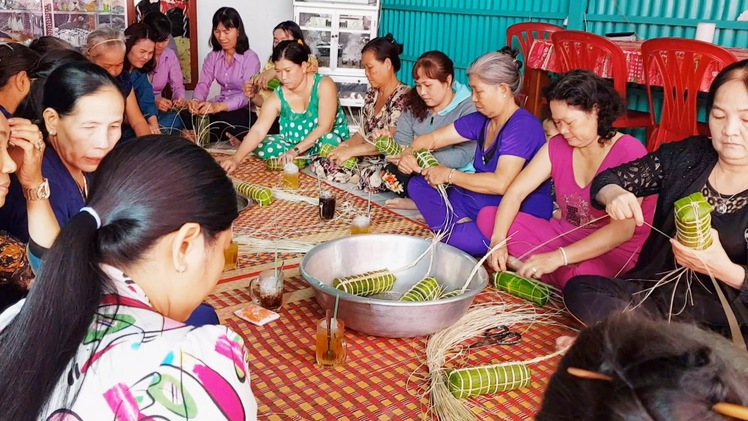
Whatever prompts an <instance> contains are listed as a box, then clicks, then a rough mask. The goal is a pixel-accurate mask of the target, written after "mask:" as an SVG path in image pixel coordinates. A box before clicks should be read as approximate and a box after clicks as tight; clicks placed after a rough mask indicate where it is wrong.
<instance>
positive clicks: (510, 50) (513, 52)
mask: <svg viewBox="0 0 748 421" xmlns="http://www.w3.org/2000/svg"><path fill="white" fill-rule="evenodd" d="M498 52H499V53H501V54H506V55H508V56H510V57H512V58H513V59H516V58H517V55H519V51H518V50H515V49H514V48H512V47H509V46H504V47H501V50H498Z"/></svg>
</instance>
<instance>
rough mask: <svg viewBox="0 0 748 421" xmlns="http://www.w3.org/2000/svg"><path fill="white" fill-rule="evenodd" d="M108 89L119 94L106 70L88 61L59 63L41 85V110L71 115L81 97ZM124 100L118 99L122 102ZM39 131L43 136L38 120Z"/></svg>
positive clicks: (43, 124)
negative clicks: (48, 109)
mask: <svg viewBox="0 0 748 421" xmlns="http://www.w3.org/2000/svg"><path fill="white" fill-rule="evenodd" d="M105 87H111V88H112V89H115V90H116V91H117V92H120V94H121V93H122V91H120V90H119V88H118V87H117V81H116V80H114V78H113V77H112V76H111V75H110V74H109V73H107V71H106V70H104V69H102V68H101V67H99V66H97V65H95V64H93V63H91V62H89V61H83V62H80V61H73V62H71V63H67V64H63V65H62V66H59V67H58V68H57V69H55V70H54V71H52V72H51V73H50V75H49V77H48V78H47V81H46V82H45V83H44V94H43V95H42V102H41V110H42V112H43V110H46V109H47V108H51V109H53V110H55V111H56V112H57V114H59V115H60V116H65V115H68V114H70V113H71V112H73V109H74V108H75V104H76V103H77V102H78V100H79V99H81V98H82V97H84V96H87V95H91V94H93V93H96V92H99V91H100V90H101V89H102V88H105ZM124 100H125V97H124V96H122V101H123V102H124ZM40 123H41V126H40V128H41V129H42V132H43V133H44V134H45V136H46V134H47V127H46V125H45V123H44V119H43V118H42V119H41V121H40Z"/></svg>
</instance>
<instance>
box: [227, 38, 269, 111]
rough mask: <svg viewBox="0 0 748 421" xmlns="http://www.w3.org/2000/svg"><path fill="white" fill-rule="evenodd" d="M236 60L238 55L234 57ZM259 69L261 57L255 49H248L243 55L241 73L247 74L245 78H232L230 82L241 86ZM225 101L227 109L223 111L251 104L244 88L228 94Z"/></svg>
mask: <svg viewBox="0 0 748 421" xmlns="http://www.w3.org/2000/svg"><path fill="white" fill-rule="evenodd" d="M234 60H236V57H234ZM259 71H260V58H259V57H257V54H256V53H255V52H254V51H252V50H247V51H246V52H245V53H244V56H243V61H242V71H241V73H240V74H241V75H245V77H244V78H243V80H242V79H240V80H232V81H231V82H230V83H231V84H232V85H236V86H240V87H241V86H243V85H244V82H245V81H247V80H250V79H251V77H252V76H254V75H255V74H257V72H259ZM224 103H225V104H226V109H225V110H221V111H234V110H239V109H242V108H246V107H247V105H248V104H249V99H247V97H246V96H245V95H244V92H243V89H239V90H237V92H236V93H234V94H233V95H228V96H227V97H226V100H225V101H224Z"/></svg>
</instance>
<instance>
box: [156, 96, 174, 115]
mask: <svg viewBox="0 0 748 421" xmlns="http://www.w3.org/2000/svg"><path fill="white" fill-rule="evenodd" d="M156 108H158V110H159V111H161V112H162V113H165V112H168V111H169V110H171V109H172V108H174V102H173V101H172V100H170V99H166V98H161V97H158V98H156Z"/></svg>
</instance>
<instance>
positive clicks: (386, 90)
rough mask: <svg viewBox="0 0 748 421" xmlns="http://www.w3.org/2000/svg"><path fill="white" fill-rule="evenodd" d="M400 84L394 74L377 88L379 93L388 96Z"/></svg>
mask: <svg viewBox="0 0 748 421" xmlns="http://www.w3.org/2000/svg"><path fill="white" fill-rule="evenodd" d="M398 85H400V81H399V80H397V77H395V76H394V75H393V76H392V77H391V78H390V80H388V81H387V83H385V84H384V85H383V86H382V87H381V88H379V89H378V91H379V95H381V96H383V97H385V98H389V96H390V95H392V92H394V91H395V89H396V88H397V86H398Z"/></svg>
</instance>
